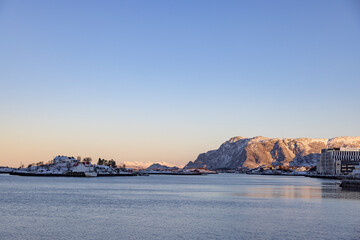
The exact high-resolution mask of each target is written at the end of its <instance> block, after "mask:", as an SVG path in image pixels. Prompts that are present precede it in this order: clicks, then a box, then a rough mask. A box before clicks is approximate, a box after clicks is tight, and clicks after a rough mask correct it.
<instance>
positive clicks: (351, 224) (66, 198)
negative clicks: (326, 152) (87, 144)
mask: <svg viewBox="0 0 360 240" xmlns="http://www.w3.org/2000/svg"><path fill="white" fill-rule="evenodd" d="M0 214H1V215H0V239H54V240H57V239H96V240H98V239H337V240H338V239H360V192H356V191H355V192H353V191H344V190H341V188H340V187H339V186H338V185H337V182H336V181H333V180H320V179H310V178H305V177H283V176H278V177H276V176H254V175H238V174H218V175H208V176H154V175H152V176H149V177H108V178H106V177H104V178H100V177H99V178H51V177H21V176H10V175H0Z"/></svg>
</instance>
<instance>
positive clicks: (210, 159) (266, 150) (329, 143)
mask: <svg viewBox="0 0 360 240" xmlns="http://www.w3.org/2000/svg"><path fill="white" fill-rule="evenodd" d="M333 147H347V148H360V137H335V138H331V139H312V138H296V139H293V138H284V139H280V138H266V137H254V138H246V137H233V138H231V139H230V140H229V141H226V142H225V143H223V144H222V145H221V146H220V148H219V149H217V150H212V151H209V152H207V153H202V154H200V155H199V156H198V158H197V159H196V160H195V161H194V162H192V161H190V162H189V163H188V164H187V165H186V166H185V168H193V167H205V168H208V169H220V168H231V169H235V168H238V167H248V168H256V167H259V166H262V165H263V166H271V165H272V166H309V167H310V166H315V165H316V164H317V162H318V161H319V160H320V155H321V149H324V148H333Z"/></svg>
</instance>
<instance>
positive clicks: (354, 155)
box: [317, 148, 360, 175]
mask: <svg viewBox="0 0 360 240" xmlns="http://www.w3.org/2000/svg"><path fill="white" fill-rule="evenodd" d="M359 164H360V149H359V148H328V149H323V150H321V157H320V162H319V163H318V165H317V171H318V173H320V174H326V175H349V174H352V172H353V170H354V169H355V166H358V165H359Z"/></svg>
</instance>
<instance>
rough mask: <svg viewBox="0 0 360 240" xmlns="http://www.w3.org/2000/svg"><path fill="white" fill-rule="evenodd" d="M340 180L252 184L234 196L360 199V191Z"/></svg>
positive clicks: (233, 194)
mask: <svg viewBox="0 0 360 240" xmlns="http://www.w3.org/2000/svg"><path fill="white" fill-rule="evenodd" d="M339 184H340V183H339V182H338V181H331V182H321V183H320V184H319V185H315V186H301V185H300V186H299V185H266V186H264V185H257V186H256V185H252V186H246V187H244V188H243V189H242V190H241V191H239V192H235V193H232V194H231V195H232V196H237V197H245V198H263V199H274V198H281V199H350V200H360V191H359V190H358V191H357V190H347V189H342V188H341V187H340V186H339Z"/></svg>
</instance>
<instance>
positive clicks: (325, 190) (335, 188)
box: [321, 182, 360, 200]
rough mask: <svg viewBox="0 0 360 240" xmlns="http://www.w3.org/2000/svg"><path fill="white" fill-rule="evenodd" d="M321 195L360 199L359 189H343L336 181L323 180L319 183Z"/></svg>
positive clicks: (323, 196) (324, 196)
mask: <svg viewBox="0 0 360 240" xmlns="http://www.w3.org/2000/svg"><path fill="white" fill-rule="evenodd" d="M321 197H322V198H333V199H351V200H360V191H359V190H356V189H343V188H341V187H340V186H339V183H337V182H324V183H322V184H321Z"/></svg>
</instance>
